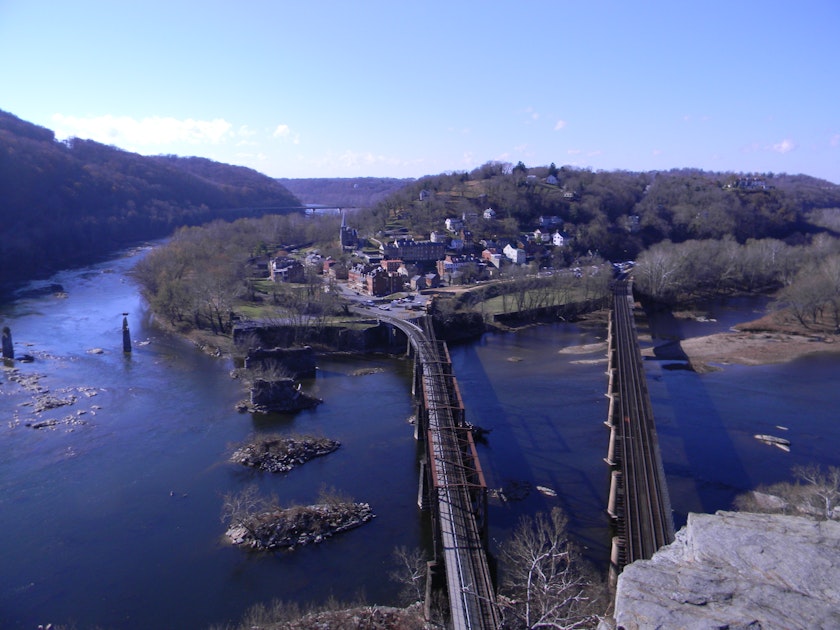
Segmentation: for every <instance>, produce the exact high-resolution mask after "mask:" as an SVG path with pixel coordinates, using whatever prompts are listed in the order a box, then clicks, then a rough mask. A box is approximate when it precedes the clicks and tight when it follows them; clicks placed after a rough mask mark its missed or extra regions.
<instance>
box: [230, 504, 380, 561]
mask: <svg viewBox="0 0 840 630" xmlns="http://www.w3.org/2000/svg"><path fill="white" fill-rule="evenodd" d="M374 516H375V515H374V513H373V510H372V509H371V507H370V505H369V504H367V503H353V502H350V501H345V502H338V503H331V504H317V505H308V506H296V507H291V508H286V509H279V508H278V509H275V510H271V511H268V512H262V513H258V514H250V515H247V516H245V517H244V518H240V519H239V520H238V521H236V522H234V523H232V524H231V526H230V527H229V528H228V530H227V532H226V535H227V537H228V540H230V542H231V543H232V544H234V545H241V546H245V547H250V548H252V549H256V550H270V549H278V548H283V547H285V548H292V549H293V548H295V547H298V546H301V545H308V544H312V543H315V544H317V543H322V542H324V541H325V540H327V539H329V538H331V537H333V536H334V535H335V534H340V533H342V532H346V531H347V530H349V529H354V528H356V527H359V526H361V525H364V524H365V523H367V522H368V521H370V520H371V519H372V518H373V517H374Z"/></svg>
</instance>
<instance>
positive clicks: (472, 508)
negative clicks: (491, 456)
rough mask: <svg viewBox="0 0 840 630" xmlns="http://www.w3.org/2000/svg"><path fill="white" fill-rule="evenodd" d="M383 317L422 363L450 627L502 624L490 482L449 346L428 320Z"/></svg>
mask: <svg viewBox="0 0 840 630" xmlns="http://www.w3.org/2000/svg"><path fill="white" fill-rule="evenodd" d="M383 319H386V320H387V321H389V322H390V323H392V324H393V325H395V326H397V327H399V328H400V329H401V330H403V332H405V333H406V335H408V337H409V340H410V342H411V345H412V347H413V348H414V351H415V352H416V354H417V360H418V362H419V363H420V364H421V365H422V396H423V398H424V400H423V407H424V409H425V410H426V413H427V416H428V434H427V435H426V436H425V439H426V441H427V455H428V460H429V467H430V472H431V482H432V483H431V489H432V492H433V494H434V500H433V501H432V505H433V512H434V518H433V527H434V528H435V540H436V541H437V547H438V550H439V553H440V556H441V558H442V560H443V564H444V569H445V573H446V585H447V593H448V596H449V607H450V613H451V615H450V617H451V618H450V623H451V626H452V627H453V628H455V629H458V630H471V629H480V630H484V629H491V628H492V629H495V628H498V627H499V625H500V623H501V620H500V618H499V611H498V606H497V605H496V599H495V590H494V588H493V582H492V577H491V574H490V569H489V565H488V562H487V549H486V546H485V543H484V537H483V535H482V531H481V527H480V525H479V522H478V519H477V515H478V516H482V514H481V512H482V510H484V509H486V505H485V502H486V485H485V483H484V478H483V476H482V473H481V467H480V464H479V461H478V456H477V454H476V452H475V445H474V443H473V440H472V433H471V430H470V428H469V427H468V426H466V424H465V422H464V408H463V403H462V401H461V397H460V393H459V392H458V386H457V382H456V381H455V377H454V375H453V373H452V365H451V362H450V361H449V355H448V351H447V349H446V345H445V344H443V343H439V342H437V340H436V339H435V336H434V331H433V330H432V329H431V327H430V325H429V324H428V320H426V326H425V328H423V327H420V326H418V325H417V324H415V323H413V322H407V321H405V320H397V321H395V319H394V318H383ZM418 422H419V419H418Z"/></svg>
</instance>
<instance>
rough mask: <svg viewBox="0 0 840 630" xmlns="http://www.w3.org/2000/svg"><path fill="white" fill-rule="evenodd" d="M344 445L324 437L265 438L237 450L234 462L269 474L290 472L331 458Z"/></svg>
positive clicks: (265, 436) (232, 456) (234, 453)
mask: <svg viewBox="0 0 840 630" xmlns="http://www.w3.org/2000/svg"><path fill="white" fill-rule="evenodd" d="M339 446H341V443H340V442H338V441H336V440H330V439H327V438H323V437H314V436H309V435H303V436H282V435H261V436H259V437H257V438H256V439H254V440H252V441H251V442H249V443H248V444H245V445H243V446H240V447H239V448H237V449H236V450H235V451H234V452H233V455H231V458H230V459H231V461H232V462H234V463H236V464H242V465H243V466H250V467H251V468H256V469H257V470H263V471H266V472H271V473H277V472H289V471H290V470H291V469H292V468H294V467H295V466H300V465H301V464H304V463H306V462H308V461H309V460H310V459H312V458H314V457H321V456H323V455H328V454H329V453H332V452H333V451H335V450H336V449H337V448H338V447H339Z"/></svg>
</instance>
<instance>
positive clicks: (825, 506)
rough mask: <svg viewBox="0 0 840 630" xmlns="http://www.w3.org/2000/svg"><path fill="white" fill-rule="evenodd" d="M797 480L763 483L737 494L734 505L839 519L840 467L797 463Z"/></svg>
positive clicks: (757, 510) (744, 508) (795, 469)
mask: <svg viewBox="0 0 840 630" xmlns="http://www.w3.org/2000/svg"><path fill="white" fill-rule="evenodd" d="M791 473H792V474H793V476H794V477H795V478H796V483H789V482H783V483H776V484H773V485H771V486H768V487H763V486H760V487H759V488H758V489H757V490H755V491H753V492H748V493H746V494H742V495H739V496H738V497H736V498H735V506H736V507H737V508H738V509H739V510H742V511H744V512H764V513H771V514H779V513H781V514H806V515H809V516H812V517H815V518H817V519H818V520H823V519H825V520H828V519H837V518H838V516H840V514H838V508H840V468H838V467H837V466H829V467H828V470H824V469H823V468H822V467H821V466H819V465H817V464H809V465H807V466H794V467H793V468H792V469H791Z"/></svg>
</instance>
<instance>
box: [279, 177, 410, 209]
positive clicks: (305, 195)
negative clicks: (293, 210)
mask: <svg viewBox="0 0 840 630" xmlns="http://www.w3.org/2000/svg"><path fill="white" fill-rule="evenodd" d="M277 181H278V182H280V183H281V184H282V185H283V186H285V187H286V188H288V189H289V190H290V191H291V192H292V193H293V194H294V195H295V196H296V197H297V198H298V199H300V200H301V201H302V202H303V203H307V204H318V205H322V206H332V207H336V208H371V207H373V206H375V205H376V204H377V203H379V202H380V201H382V200H383V199H386V198H388V197H389V196H390V195H391V194H392V193H394V192H396V191H398V190H400V189H401V188H404V187H405V186H408V185H409V184H412V183H413V182H414V181H415V180H414V179H394V178H391V177H348V178H338V177H322V178H308V179H286V178H281V179H278V180H277Z"/></svg>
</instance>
